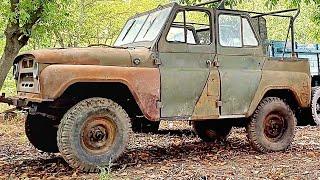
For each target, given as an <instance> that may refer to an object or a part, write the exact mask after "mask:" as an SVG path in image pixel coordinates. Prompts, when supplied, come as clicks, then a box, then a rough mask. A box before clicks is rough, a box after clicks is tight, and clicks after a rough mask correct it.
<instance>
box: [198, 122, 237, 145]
mask: <svg viewBox="0 0 320 180" xmlns="http://www.w3.org/2000/svg"><path fill="white" fill-rule="evenodd" d="M193 129H194V131H195V132H196V134H197V135H198V136H199V137H200V138H201V139H202V140H203V141H206V142H212V141H216V140H225V139H226V138H227V137H228V135H229V134H230V131H231V129H232V125H231V123H229V122H226V121H221V120H207V121H194V122H193Z"/></svg>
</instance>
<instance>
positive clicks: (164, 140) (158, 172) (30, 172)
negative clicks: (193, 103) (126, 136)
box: [0, 121, 320, 179]
mask: <svg viewBox="0 0 320 180" xmlns="http://www.w3.org/2000/svg"><path fill="white" fill-rule="evenodd" d="M161 127H162V128H161V130H160V131H159V132H158V133H157V134H132V136H131V140H130V142H129V147H128V150H127V151H126V152H125V154H124V155H123V156H122V157H121V158H120V159H119V160H118V161H117V163H115V164H114V166H113V168H112V173H111V174H110V176H109V177H111V178H112V179H252V178H254V179H319V177H320V128H317V127H310V126H308V127H299V128H297V134H296V138H295V142H294V144H293V145H292V147H291V148H290V149H288V150H287V151H285V152H277V153H269V154H260V153H257V152H256V151H254V150H253V149H252V148H251V147H250V146H249V144H248V142H247V140H246V133H245V131H244V129H243V128H234V129H233V131H232V133H231V135H230V136H229V138H228V140H227V141H226V142H219V143H204V142H202V141H201V140H200V139H199V138H197V137H196V135H195V134H194V133H193V132H192V130H191V127H190V126H189V125H188V124H187V123H184V122H179V123H174V124H173V125H172V124H171V123H169V124H168V123H166V122H164V123H162V126H161ZM8 177H12V178H24V179H26V178H35V179H37V178H45V179H54V178H59V179H98V178H99V175H98V174H86V173H80V172H77V171H76V170H73V169H71V168H70V167H69V166H68V165H67V163H66V162H65V161H64V160H63V159H62V158H61V157H60V155H59V154H47V153H40V152H39V151H37V150H36V149H35V148H33V147H32V145H30V144H29V143H28V141H26V138H25V135H24V126H23V122H22V121H15V122H12V123H10V122H6V123H4V124H3V123H2V124H0V179H2V178H8Z"/></svg>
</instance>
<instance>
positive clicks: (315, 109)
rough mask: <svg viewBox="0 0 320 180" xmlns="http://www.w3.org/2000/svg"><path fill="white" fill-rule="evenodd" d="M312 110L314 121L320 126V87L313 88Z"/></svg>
mask: <svg viewBox="0 0 320 180" xmlns="http://www.w3.org/2000/svg"><path fill="white" fill-rule="evenodd" d="M318 101H319V102H318ZM311 112H312V119H313V121H314V123H316V125H318V126H320V87H314V88H312V100H311Z"/></svg>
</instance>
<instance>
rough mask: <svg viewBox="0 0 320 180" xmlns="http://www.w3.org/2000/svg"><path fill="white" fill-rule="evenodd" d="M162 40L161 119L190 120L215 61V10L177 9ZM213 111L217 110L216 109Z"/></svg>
mask: <svg viewBox="0 0 320 180" xmlns="http://www.w3.org/2000/svg"><path fill="white" fill-rule="evenodd" d="M175 11H176V16H174V17H172V18H171V20H170V21H169V22H170V24H169V26H167V27H166V29H165V30H164V33H163V34H162V37H161V38H160V41H159V46H158V49H159V58H160V60H161V65H160V74H161V102H162V107H161V117H162V118H177V119H187V118H189V119H190V118H191V116H192V114H193V112H194V109H195V106H196V104H197V102H198V100H199V98H200V96H201V94H202V93H203V91H204V89H205V86H206V83H207V81H208V78H209V74H210V66H209V65H208V64H210V63H208V62H209V61H210V62H211V61H212V60H213V58H214V53H215V50H214V49H215V48H214V43H212V42H213V41H212V39H213V33H212V26H211V25H212V18H211V17H212V11H211V10H208V9H205V8H194V9H188V10H185V9H176V10H175ZM213 108H214V107H213Z"/></svg>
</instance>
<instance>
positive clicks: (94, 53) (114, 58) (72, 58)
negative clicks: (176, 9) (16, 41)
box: [15, 47, 132, 66]
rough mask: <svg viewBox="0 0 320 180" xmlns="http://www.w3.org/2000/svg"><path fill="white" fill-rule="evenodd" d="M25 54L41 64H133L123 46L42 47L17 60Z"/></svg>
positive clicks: (17, 59)
mask: <svg viewBox="0 0 320 180" xmlns="http://www.w3.org/2000/svg"><path fill="white" fill-rule="evenodd" d="M25 56H33V57H34V59H35V61H36V62H38V63H41V64H76V65H108V66H131V65H132V59H131V54H130V52H129V50H128V49H123V48H104V47H88V48H67V49H42V50H35V51H30V52H25V53H22V54H20V55H19V56H18V57H17V58H16V59H15V62H17V61H19V60H20V59H22V58H23V57H25Z"/></svg>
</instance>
